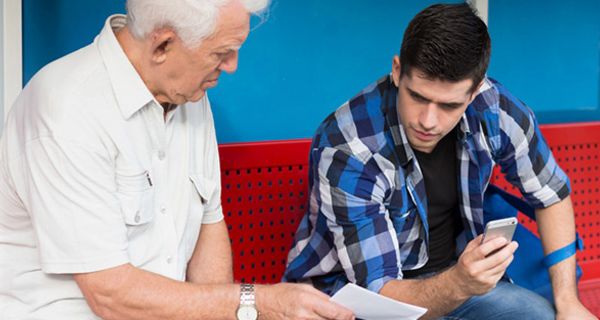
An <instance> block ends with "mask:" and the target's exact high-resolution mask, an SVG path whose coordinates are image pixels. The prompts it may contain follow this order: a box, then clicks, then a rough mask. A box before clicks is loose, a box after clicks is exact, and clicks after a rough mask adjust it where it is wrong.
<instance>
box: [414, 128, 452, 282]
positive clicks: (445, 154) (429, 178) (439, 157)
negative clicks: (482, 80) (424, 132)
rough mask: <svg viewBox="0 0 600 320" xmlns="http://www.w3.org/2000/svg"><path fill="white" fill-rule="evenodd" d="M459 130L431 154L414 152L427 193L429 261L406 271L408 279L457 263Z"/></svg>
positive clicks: (447, 136) (438, 145) (446, 137)
mask: <svg viewBox="0 0 600 320" xmlns="http://www.w3.org/2000/svg"><path fill="white" fill-rule="evenodd" d="M456 143H457V140H456V128H455V129H454V130H452V131H450V133H448V134H447V135H446V136H445V137H444V138H442V140H440V142H439V143H438V144H437V145H436V147H435V149H433V151H432V152H431V153H423V152H419V151H417V150H414V153H415V155H416V157H417V161H418V162H419V166H420V167H421V172H422V173H423V178H424V182H425V191H426V193H427V207H428V210H427V220H428V222H429V260H428V261H427V263H426V264H425V265H424V266H423V267H421V268H419V269H417V270H403V274H404V278H413V277H416V276H418V275H421V274H425V273H429V272H436V271H439V270H442V269H444V268H446V267H448V266H449V265H450V263H451V262H452V261H453V260H455V257H456V254H455V251H456V243H455V238H456V236H457V234H458V232H459V230H460V214H459V212H458V181H457V180H458V164H457V155H456Z"/></svg>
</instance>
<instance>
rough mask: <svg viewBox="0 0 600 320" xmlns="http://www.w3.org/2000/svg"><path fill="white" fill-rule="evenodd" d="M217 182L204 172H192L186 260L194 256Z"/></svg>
mask: <svg viewBox="0 0 600 320" xmlns="http://www.w3.org/2000/svg"><path fill="white" fill-rule="evenodd" d="M216 187H217V182H216V181H215V180H213V179H210V178H207V177H205V176H204V175H202V174H190V188H191V191H190V204H189V209H188V216H187V223H186V224H185V229H186V230H185V234H184V237H185V247H186V252H185V258H186V261H189V259H190V258H191V257H192V254H193V253H194V248H195V247H196V243H197V242H198V236H199V235H200V229H201V228H202V218H203V217H204V211H205V210H206V207H207V206H208V205H209V201H210V200H211V198H212V196H213V193H214V192H215V189H216Z"/></svg>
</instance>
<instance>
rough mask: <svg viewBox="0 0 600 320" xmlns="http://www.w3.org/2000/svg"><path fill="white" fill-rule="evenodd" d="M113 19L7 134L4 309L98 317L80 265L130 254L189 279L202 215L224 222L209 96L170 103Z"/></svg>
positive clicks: (24, 108)
mask: <svg viewBox="0 0 600 320" xmlns="http://www.w3.org/2000/svg"><path fill="white" fill-rule="evenodd" d="M124 24H125V16H123V15H115V16H111V17H109V18H108V19H107V21H106V24H105V26H104V28H103V30H102V31H101V33H100V35H98V37H96V39H95V40H94V42H93V43H92V44H91V45H89V46H87V47H85V48H82V49H80V50H78V51H76V52H74V53H72V54H69V55H67V56H65V57H63V58H61V59H59V60H57V61H55V62H52V63H51V64H49V65H47V66H46V67H44V68H43V69H42V70H41V71H40V72H38V73H37V74H36V75H35V77H34V78H33V79H32V80H31V81H30V82H29V84H28V85H27V86H26V87H25V89H24V90H23V92H22V93H21V95H20V96H19V98H18V99H17V101H16V103H15V105H14V106H13V107H12V110H11V111H10V114H9V116H8V120H7V123H6V125H5V127H4V132H3V134H2V138H1V140H0V318H2V319H21V318H26V319H83V318H85V319H89V318H94V315H93V313H92V312H91V310H90V308H89V307H88V305H87V303H86V301H85V299H84V298H83V296H82V294H81V291H80V290H79V288H78V286H77V284H76V283H75V281H74V280H73V278H72V276H71V274H73V273H82V272H91V271H97V270H103V269H106V268H111V267H115V266H119V265H122V264H125V263H131V264H132V265H134V266H136V267H139V268H142V269H144V270H147V271H150V272H154V273H158V274H161V275H163V276H166V277H169V278H172V279H177V280H182V281H183V280H184V279H185V274H186V267H187V263H188V261H189V259H190V257H191V255H192V253H193V250H194V247H195V245H196V242H197V239H198V234H199V232H200V228H201V225H202V224H206V223H215V222H218V221H221V220H222V219H223V214H222V210H221V202H220V176H219V159H218V150H217V143H216V138H215V131H214V124H213V118H212V113H211V110H210V104H209V102H208V99H207V98H206V96H205V97H204V98H203V99H202V100H201V101H199V102H197V103H187V104H185V105H181V106H178V107H177V108H175V109H174V110H173V111H171V112H170V113H169V114H168V116H167V119H166V120H165V118H164V116H163V108H162V107H161V106H160V105H159V104H158V102H157V101H156V100H155V99H154V97H153V96H152V95H151V93H150V92H149V91H148V89H147V88H146V86H145V85H144V83H143V82H142V79H141V78H140V76H139V75H138V74H137V72H136V71H135V69H134V68H133V66H132V65H131V63H130V62H129V60H128V59H127V57H126V55H125V53H124V52H123V50H122V49H121V47H120V45H119V43H118V42H117V39H116V37H115V35H114V32H113V28H121V27H123V26H124Z"/></svg>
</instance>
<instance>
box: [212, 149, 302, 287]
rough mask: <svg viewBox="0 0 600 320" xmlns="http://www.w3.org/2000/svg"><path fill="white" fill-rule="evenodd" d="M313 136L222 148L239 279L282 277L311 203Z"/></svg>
mask: <svg viewBox="0 0 600 320" xmlns="http://www.w3.org/2000/svg"><path fill="white" fill-rule="evenodd" d="M309 149H310V140H309V139H305V140H288V141H274V142H259V143H239V144H224V145H220V146H219V153H220V158H221V179H222V186H223V196H222V201H223V210H224V214H225V220H226V222H227V224H228V227H229V236H230V238H231V246H232V250H233V265H234V276H235V279H236V280H237V281H242V282H254V283H274V282H279V281H280V280H281V276H282V275H283V271H284V270H285V264H286V259H287V253H288V251H289V249H290V247H291V244H292V240H293V236H294V232H295V231H296V228H297V225H298V222H299V219H300V218H301V217H302V215H303V214H304V213H305V211H306V205H307V203H308V200H307V199H308V197H307V191H308V183H307V181H306V180H307V179H308V167H307V163H308V153H309Z"/></svg>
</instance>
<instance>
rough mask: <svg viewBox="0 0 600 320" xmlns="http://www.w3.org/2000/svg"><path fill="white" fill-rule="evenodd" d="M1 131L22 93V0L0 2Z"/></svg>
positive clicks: (3, 0)
mask: <svg viewBox="0 0 600 320" xmlns="http://www.w3.org/2000/svg"><path fill="white" fill-rule="evenodd" d="M0 17H1V19H2V20H1V23H0V61H1V66H0V116H1V117H0V118H1V120H2V121H0V130H1V129H2V127H3V126H4V119H6V114H7V113H8V110H9V109H10V106H11V105H12V103H13V102H14V101H15V99H16V97H17V95H18V94H19V92H21V87H22V82H23V80H22V79H23V63H22V60H23V58H22V57H23V55H22V52H23V48H22V36H21V35H22V32H21V29H22V26H21V0H0Z"/></svg>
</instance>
